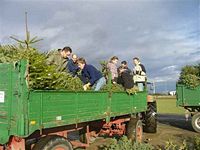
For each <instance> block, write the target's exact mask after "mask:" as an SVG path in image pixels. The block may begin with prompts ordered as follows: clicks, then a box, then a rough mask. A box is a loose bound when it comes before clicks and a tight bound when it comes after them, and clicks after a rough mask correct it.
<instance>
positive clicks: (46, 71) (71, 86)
mask: <svg viewBox="0 0 200 150" xmlns="http://www.w3.org/2000/svg"><path fill="white" fill-rule="evenodd" d="M21 59H25V60H27V61H28V63H29V67H28V71H27V73H28V74H27V76H28V80H29V81H28V83H29V87H30V88H31V89H61V90H62V89H64V90H70V91H71V90H73V91H75V90H76V91H79V90H82V82H81V80H80V79H79V78H74V77H72V76H71V75H70V74H69V73H67V72H57V71H56V67H55V66H53V65H47V63H46V59H47V55H46V54H45V53H41V52H39V51H38V50H37V49H34V48H31V47H29V48H27V47H23V46H19V47H17V46H10V45H6V46H0V63H6V62H16V61H19V60H21Z"/></svg>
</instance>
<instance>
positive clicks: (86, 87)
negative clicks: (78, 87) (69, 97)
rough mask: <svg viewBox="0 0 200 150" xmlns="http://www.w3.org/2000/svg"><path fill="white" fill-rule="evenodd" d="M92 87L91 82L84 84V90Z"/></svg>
mask: <svg viewBox="0 0 200 150" xmlns="http://www.w3.org/2000/svg"><path fill="white" fill-rule="evenodd" d="M89 87H90V83H87V84H85V85H84V86H83V90H84V91H86V90H87V89H88V88H89Z"/></svg>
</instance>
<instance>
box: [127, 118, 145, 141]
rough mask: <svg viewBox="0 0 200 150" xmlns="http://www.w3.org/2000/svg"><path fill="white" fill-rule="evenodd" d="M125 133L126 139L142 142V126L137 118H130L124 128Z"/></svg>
mask: <svg viewBox="0 0 200 150" xmlns="http://www.w3.org/2000/svg"><path fill="white" fill-rule="evenodd" d="M126 135H127V137H128V139H130V140H131V141H133V142H134V141H135V142H142V138H143V127H142V121H141V120H139V119H138V118H131V119H130V121H129V123H128V125H127V128H126Z"/></svg>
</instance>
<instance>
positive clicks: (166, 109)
mask: <svg viewBox="0 0 200 150" xmlns="http://www.w3.org/2000/svg"><path fill="white" fill-rule="evenodd" d="M156 101H157V109H158V114H184V113H185V109H184V108H182V107H177V106H176V98H175V97H173V98H168V97H159V98H156Z"/></svg>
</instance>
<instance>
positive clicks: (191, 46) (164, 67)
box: [0, 0, 200, 81]
mask: <svg viewBox="0 0 200 150" xmlns="http://www.w3.org/2000/svg"><path fill="white" fill-rule="evenodd" d="M1 3H2V2H0V4H1ZM5 4H6V5H5ZM198 4H199V1H198V0H192V1H190V2H188V1H187V0H183V1H181V2H180V1H179V0H174V1H162V0H160V1H151V0H149V1H145V0H142V1H138V0H133V1H131V0H130V1H79V0H76V1H63V0H62V1H61V0H60V1H59V2H57V1H53V0H51V1H48V3H47V2H46V1H44V0H43V1H40V2H39V1H37V2H35V1H29V2H27V1H10V2H7V3H5V2H4V9H3V12H4V13H3V14H1V18H0V21H1V22H2V24H3V28H2V29H1V30H0V33H1V34H0V42H1V43H10V39H8V37H9V36H10V35H13V34H15V35H17V36H18V37H19V38H23V37H24V24H23V22H24V21H23V19H24V11H25V10H28V11H29V13H28V15H29V30H30V31H31V34H32V35H34V36H35V35H37V36H39V37H41V38H43V39H44V40H43V41H41V42H40V43H38V44H37V47H39V48H40V49H41V50H43V51H46V50H51V49H57V48H62V47H64V46H67V45H69V46H71V47H72V48H73V51H74V52H75V53H76V54H78V55H79V56H83V57H85V58H86V60H87V61H88V62H89V63H92V64H95V65H96V66H98V63H99V61H100V60H107V59H109V58H110V57H111V56H113V55H117V56H118V57H119V58H120V60H127V61H128V62H129V66H130V68H131V69H132V68H133V64H132V58H133V57H135V56H138V57H140V58H141V60H142V63H143V64H144V65H145V66H146V69H147V72H148V77H149V78H150V79H152V80H155V81H170V80H173V81H175V80H177V79H178V74H179V72H180V68H181V67H182V66H184V65H185V64H188V63H194V62H196V61H199V58H200V57H199V56H200V53H199V47H200V45H199V33H200V27H199V8H198ZM1 6H2V5H1ZM16 6H17V7H16ZM8 8H10V9H11V10H12V12H9V11H7V10H8ZM191 10H193V11H191ZM12 18H14V20H13V19H12Z"/></svg>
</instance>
